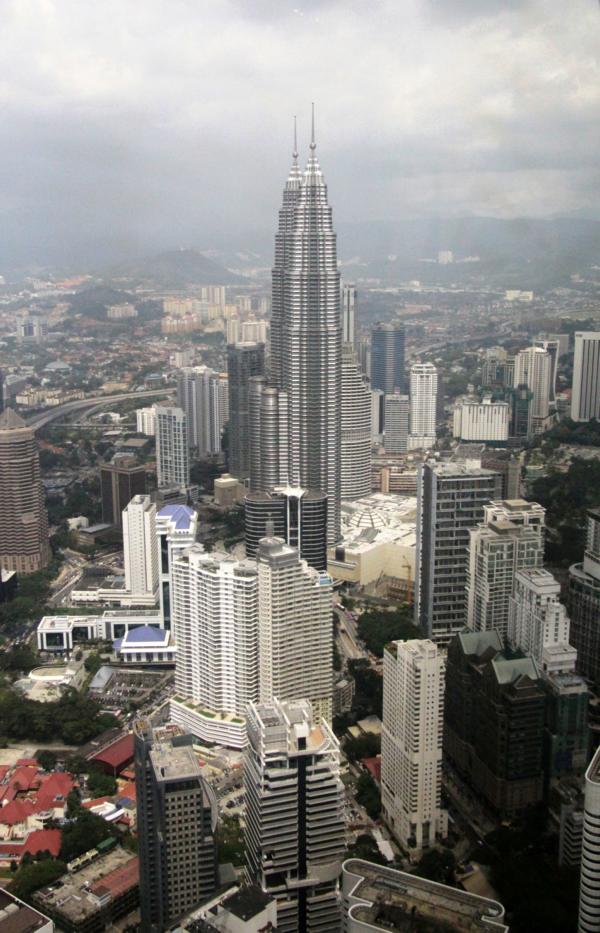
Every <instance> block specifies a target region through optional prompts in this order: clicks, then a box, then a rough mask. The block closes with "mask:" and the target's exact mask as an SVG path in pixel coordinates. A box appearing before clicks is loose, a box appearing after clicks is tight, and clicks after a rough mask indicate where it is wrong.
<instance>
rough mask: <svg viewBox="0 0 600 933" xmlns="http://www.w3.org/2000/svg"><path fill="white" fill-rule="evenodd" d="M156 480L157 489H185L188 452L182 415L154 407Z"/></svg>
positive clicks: (173, 408) (185, 420)
mask: <svg viewBox="0 0 600 933" xmlns="http://www.w3.org/2000/svg"><path fill="white" fill-rule="evenodd" d="M155 411H156V478H157V482H158V485H159V487H160V486H188V485H189V482H190V452H189V447H188V429H187V418H186V416H185V412H183V411H182V409H181V408H176V407H171V406H166V405H156V406H155Z"/></svg>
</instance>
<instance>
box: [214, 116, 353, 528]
mask: <svg viewBox="0 0 600 933" xmlns="http://www.w3.org/2000/svg"><path fill="white" fill-rule="evenodd" d="M340 289H341V284H340V273H339V271H338V267H337V245H336V235H335V233H334V231H333V223H332V212H331V208H330V206H329V203H328V200H327V186H326V184H325V181H324V178H323V174H322V172H321V168H320V166H319V162H318V160H317V156H316V143H315V134H314V117H313V128H312V135H311V143H310V153H309V158H308V162H307V165H306V169H305V170H304V172H302V171H301V170H300V168H299V166H298V152H297V146H296V143H294V153H293V160H292V167H291V170H290V173H289V176H288V179H287V181H286V184H285V189H284V193H283V203H282V206H281V210H280V211H279V226H278V230H277V233H276V236H275V262H274V266H273V274H272V314H271V353H270V366H269V373H268V376H266V375H265V373H264V371H262V372H261V368H260V362H258V365H257V366H256V368H255V370H254V373H252V372H250V371H249V370H248V372H247V373H246V377H247V379H248V380H249V382H248V384H247V387H246V386H235V385H234V384H233V383H232V380H231V377H230V400H231V412H230V415H231V425H230V427H231V434H232V455H233V456H232V457H231V462H230V469H231V472H232V473H234V475H238V476H239V472H237V473H236V469H238V468H241V472H246V474H247V475H246V476H245V477H239V478H244V479H246V478H248V479H249V481H250V489H251V490H252V491H253V492H265V493H266V492H270V491H271V490H272V489H273V488H274V487H276V486H289V487H294V488H298V487H300V488H303V489H306V490H313V491H314V490H319V491H320V492H322V493H325V494H326V496H327V540H328V543H329V544H334V543H335V542H336V541H337V540H338V539H339V534H340V500H341V430H342V427H341V394H342V384H341V383H342V325H341V316H340V298H341V295H340ZM249 355H250V356H251V355H252V352H251V350H250V348H249V347H248V346H246V348H244V344H236V345H235V346H233V347H230V359H229V367H230V371H232V370H233V371H236V362H237V360H236V358H237V357H238V356H239V357H240V358H242V357H244V356H246V357H248V356H249ZM251 363H252V361H251V360H250V359H249V360H248V363H247V366H251ZM237 369H240V370H243V366H242V365H238V366H237ZM236 393H239V398H237V395H236ZM234 399H237V405H236V403H235V401H234ZM238 415H239V416H240V417H239V424H238V425H236V421H237V420H238V419H237V416H238ZM250 426H251V429H250ZM246 432H247V437H248V440H247V451H248V453H247V454H245V451H244V450H243V449H240V448H241V447H243V446H245V445H244V440H245V438H244V434H245V433H246ZM244 456H246V462H245V463H243V460H244ZM237 460H240V461H241V462H240V463H239V465H238V463H237V462H236V461H237Z"/></svg>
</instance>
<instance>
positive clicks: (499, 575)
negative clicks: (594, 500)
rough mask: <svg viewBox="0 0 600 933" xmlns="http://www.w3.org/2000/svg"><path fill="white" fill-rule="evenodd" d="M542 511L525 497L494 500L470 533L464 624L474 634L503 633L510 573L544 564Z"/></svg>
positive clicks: (544, 511)
mask: <svg viewBox="0 0 600 933" xmlns="http://www.w3.org/2000/svg"><path fill="white" fill-rule="evenodd" d="M545 514H546V510H545V509H544V508H543V507H542V506H541V505H538V503H537V502H526V501H525V500H524V499H514V500H495V501H493V502H490V504H489V505H485V506H484V508H483V522H482V524H480V525H477V526H476V527H475V528H473V529H471V531H470V541H469V576H468V582H467V594H468V614H467V625H468V627H469V628H470V629H474V630H475V631H477V632H485V631H488V630H490V629H496V631H497V632H499V633H500V635H501V637H502V638H503V639H504V638H506V636H507V634H508V616H509V611H508V610H509V599H510V596H511V595H512V592H513V587H514V582H515V574H516V572H517V570H521V569H522V568H524V567H541V566H542V564H543V562H544V532H545Z"/></svg>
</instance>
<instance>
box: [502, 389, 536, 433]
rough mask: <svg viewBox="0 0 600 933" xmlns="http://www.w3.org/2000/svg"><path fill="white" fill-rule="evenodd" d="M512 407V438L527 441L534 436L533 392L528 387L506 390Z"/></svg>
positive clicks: (510, 428)
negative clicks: (520, 438)
mask: <svg viewBox="0 0 600 933" xmlns="http://www.w3.org/2000/svg"><path fill="white" fill-rule="evenodd" d="M506 395H507V400H508V404H509V405H510V427H509V435H510V437H522V438H524V439H527V438H529V437H531V435H532V434H533V392H532V391H531V389H529V388H528V387H527V386H526V385H518V386H517V387H516V388H514V389H507V390H506Z"/></svg>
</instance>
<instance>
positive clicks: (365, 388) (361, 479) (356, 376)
mask: <svg viewBox="0 0 600 933" xmlns="http://www.w3.org/2000/svg"><path fill="white" fill-rule="evenodd" d="M341 443H342V453H341V469H342V477H341V497H342V499H360V498H361V497H362V496H368V495H369V493H370V492H371V389H370V387H369V380H368V379H367V377H366V376H363V374H362V372H361V370H360V368H359V366H358V362H357V359H356V356H355V354H354V351H353V349H352V347H351V346H350V345H347V344H344V347H343V349H342V436H341Z"/></svg>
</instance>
